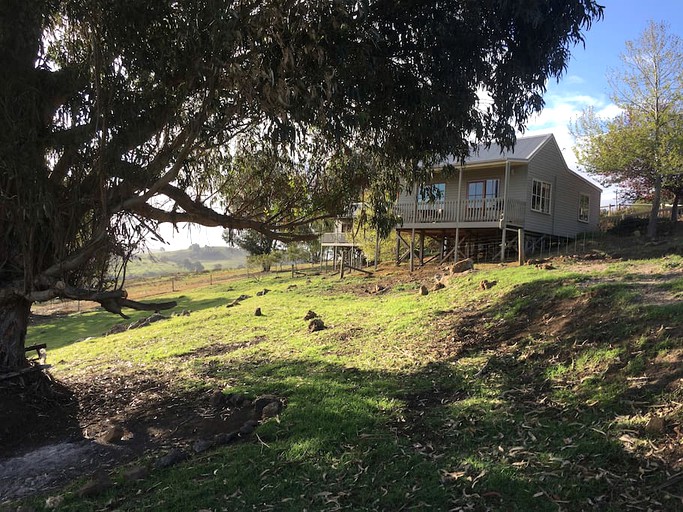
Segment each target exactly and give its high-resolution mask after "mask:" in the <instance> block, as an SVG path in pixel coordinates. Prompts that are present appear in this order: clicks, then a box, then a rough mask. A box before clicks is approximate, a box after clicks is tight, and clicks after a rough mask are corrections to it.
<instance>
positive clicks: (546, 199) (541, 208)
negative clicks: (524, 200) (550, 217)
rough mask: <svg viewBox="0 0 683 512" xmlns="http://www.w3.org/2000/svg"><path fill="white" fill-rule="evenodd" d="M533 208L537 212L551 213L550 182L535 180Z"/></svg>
mask: <svg viewBox="0 0 683 512" xmlns="http://www.w3.org/2000/svg"><path fill="white" fill-rule="evenodd" d="M531 209H532V210H533V211H535V212H541V213H550V183H546V182H545V181H540V180H534V181H533V184H532V187H531Z"/></svg>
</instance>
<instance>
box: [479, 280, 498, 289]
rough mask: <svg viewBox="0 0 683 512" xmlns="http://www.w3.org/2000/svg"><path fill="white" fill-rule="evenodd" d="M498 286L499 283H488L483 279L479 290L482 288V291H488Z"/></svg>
mask: <svg viewBox="0 0 683 512" xmlns="http://www.w3.org/2000/svg"><path fill="white" fill-rule="evenodd" d="M497 284H498V281H488V280H486V279H483V280H482V281H481V282H480V283H479V288H481V289H482V290H488V289H490V288H493V287H494V286H496V285H497Z"/></svg>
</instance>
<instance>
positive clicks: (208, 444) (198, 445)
mask: <svg viewBox="0 0 683 512" xmlns="http://www.w3.org/2000/svg"><path fill="white" fill-rule="evenodd" d="M212 447H213V441H209V440H208V439H198V440H197V441H195V442H194V444H193V445H192V449H193V450H194V452H195V453H202V452H205V451H206V450H208V449H209V448H212Z"/></svg>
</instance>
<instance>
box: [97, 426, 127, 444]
mask: <svg viewBox="0 0 683 512" xmlns="http://www.w3.org/2000/svg"><path fill="white" fill-rule="evenodd" d="M125 433H126V431H125V430H123V427H121V426H120V425H114V426H113V427H110V428H109V430H107V431H106V432H105V433H104V434H102V436H101V437H100V440H101V441H103V442H105V443H117V442H119V441H120V440H121V438H122V437H123V435H124V434H125Z"/></svg>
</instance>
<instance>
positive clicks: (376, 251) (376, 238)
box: [375, 230, 379, 272]
mask: <svg viewBox="0 0 683 512" xmlns="http://www.w3.org/2000/svg"><path fill="white" fill-rule="evenodd" d="M377 260H379V230H377V233H376V234H375V272H377Z"/></svg>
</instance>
